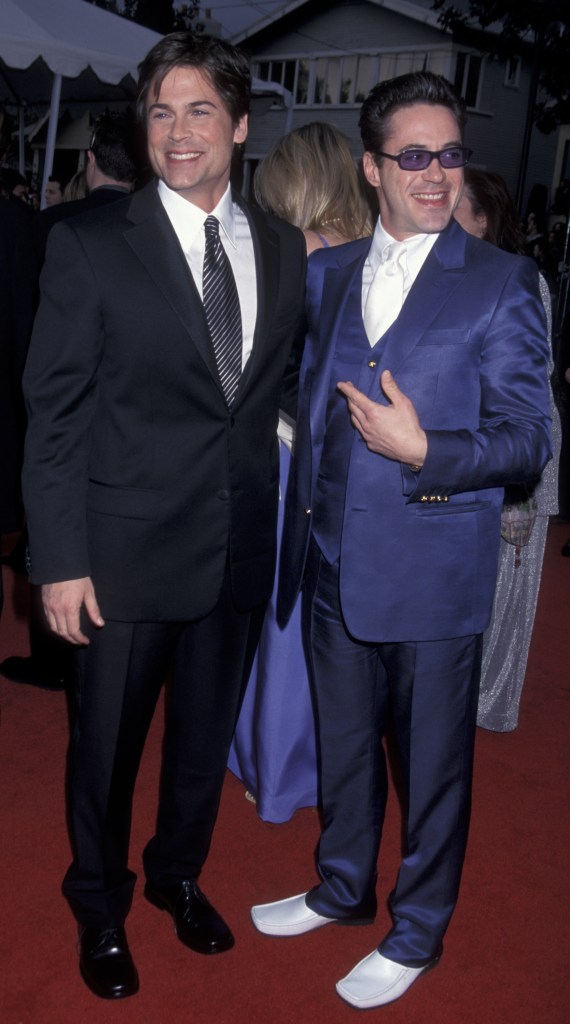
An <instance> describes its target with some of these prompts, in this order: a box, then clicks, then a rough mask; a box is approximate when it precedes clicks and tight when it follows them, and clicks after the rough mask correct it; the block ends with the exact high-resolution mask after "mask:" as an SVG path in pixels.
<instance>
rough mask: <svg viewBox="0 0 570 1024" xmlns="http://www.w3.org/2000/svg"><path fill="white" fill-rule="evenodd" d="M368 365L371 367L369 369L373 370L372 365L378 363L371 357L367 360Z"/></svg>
mask: <svg viewBox="0 0 570 1024" xmlns="http://www.w3.org/2000/svg"><path fill="white" fill-rule="evenodd" d="M368 365H369V367H370V369H371V370H373V369H374V367H375V366H377V365H378V363H377V362H376V360H375V359H371V360H370V361H369V363H368Z"/></svg>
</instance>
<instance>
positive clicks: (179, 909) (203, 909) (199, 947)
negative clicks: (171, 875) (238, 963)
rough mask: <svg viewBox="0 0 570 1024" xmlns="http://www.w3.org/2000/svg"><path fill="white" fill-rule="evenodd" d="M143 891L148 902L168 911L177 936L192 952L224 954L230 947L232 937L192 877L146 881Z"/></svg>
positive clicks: (232, 942)
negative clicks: (155, 882) (169, 882)
mask: <svg viewBox="0 0 570 1024" xmlns="http://www.w3.org/2000/svg"><path fill="white" fill-rule="evenodd" d="M144 894H145V897H146V899H147V900H148V901H149V903H152V904H153V905H154V906H155V907H158V908H159V910H167V911H168V913H169V914H172V919H173V921H174V931H175V932H176V934H177V936H178V938H179V939H180V941H181V942H183V943H184V945H185V946H189V947H190V949H193V950H194V951H195V952H196V953H224V952H225V951H226V950H227V949H231V948H232V946H233V944H234V941H235V940H234V937H233V935H232V933H231V931H230V929H229V928H228V926H227V924H226V922H225V921H224V920H223V919H222V918H221V917H220V915H219V914H218V912H217V910H214V907H213V906H212V904H211V903H209V902H208V900H207V899H206V897H205V896H204V893H203V892H201V891H200V889H199V887H198V883H197V882H196V881H195V880H194V879H191V880H190V881H186V882H179V883H177V884H175V885H172V886H156V885H153V884H152V882H147V884H146V886H145V890H144Z"/></svg>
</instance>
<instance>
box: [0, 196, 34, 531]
mask: <svg viewBox="0 0 570 1024" xmlns="http://www.w3.org/2000/svg"><path fill="white" fill-rule="evenodd" d="M32 218H33V215H32V212H31V211H30V210H28V209H27V208H26V207H25V206H24V204H23V203H22V202H21V201H20V200H14V201H12V200H8V199H3V198H1V197H0V533H10V532H12V531H13V530H18V529H19V528H20V527H21V525H22V514H23V513H22V498H21V489H20V475H21V472H22V449H23V442H24V426H25V416H24V402H23V398H22V371H23V369H24V362H25V358H26V352H27V348H28V342H29V340H30V332H31V329H32V323H33V319H34V311H35V308H36V291H37V277H38V271H37V264H36V259H35V253H34V246H33V233H32Z"/></svg>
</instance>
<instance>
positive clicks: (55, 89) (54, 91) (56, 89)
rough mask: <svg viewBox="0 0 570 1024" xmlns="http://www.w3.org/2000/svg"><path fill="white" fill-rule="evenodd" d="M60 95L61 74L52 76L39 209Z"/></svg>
mask: <svg viewBox="0 0 570 1024" xmlns="http://www.w3.org/2000/svg"><path fill="white" fill-rule="evenodd" d="M60 97H61V75H54V76H53V85H52V87H51V104H50V108H49V122H48V133H47V141H46V154H45V159H44V176H43V181H42V194H41V204H40V209H42V210H43V209H44V208H45V205H46V185H47V183H48V180H49V178H50V176H51V172H52V170H53V155H54V152H55V140H56V137H57V125H58V121H59V100H60Z"/></svg>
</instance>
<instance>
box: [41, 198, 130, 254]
mask: <svg viewBox="0 0 570 1024" xmlns="http://www.w3.org/2000/svg"><path fill="white" fill-rule="evenodd" d="M125 195H128V193H126V192H125V190H124V189H119V188H113V187H112V186H111V185H100V186H99V187H98V188H94V189H93V191H92V192H90V193H89V195H88V196H84V197H83V199H71V200H69V201H67V202H63V203H57V204H56V205H55V206H46V208H45V210H41V211H40V212H39V213H37V214H36V216H35V218H34V229H35V237H36V248H37V253H38V259H39V262H40V266H41V265H42V263H43V261H44V259H45V254H46V245H47V240H48V235H49V233H50V231H51V229H52V228H53V226H54V224H59V222H60V221H62V220H68V219H69V217H77V216H78V215H79V214H80V213H87V212H88V210H100V209H101V208H102V207H103V206H107V205H108V204H109V203H115V202H117V201H118V200H119V199H124V198H125Z"/></svg>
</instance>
